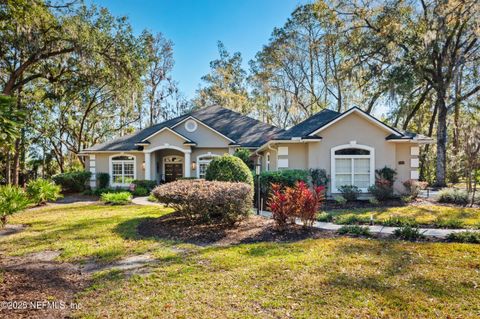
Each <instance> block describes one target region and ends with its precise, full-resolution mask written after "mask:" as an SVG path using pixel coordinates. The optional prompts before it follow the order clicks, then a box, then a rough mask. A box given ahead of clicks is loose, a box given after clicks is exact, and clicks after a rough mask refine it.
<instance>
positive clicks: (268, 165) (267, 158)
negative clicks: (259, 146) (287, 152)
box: [265, 153, 270, 171]
mask: <svg viewBox="0 0 480 319" xmlns="http://www.w3.org/2000/svg"><path fill="white" fill-rule="evenodd" d="M265 162H266V163H265V164H266V165H265V166H266V167H267V171H269V170H270V153H267V155H265Z"/></svg>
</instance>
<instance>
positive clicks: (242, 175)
mask: <svg viewBox="0 0 480 319" xmlns="http://www.w3.org/2000/svg"><path fill="white" fill-rule="evenodd" d="M205 179H206V180H207V181H222V182H242V183H247V184H248V185H250V186H251V187H253V175H252V172H251V171H250V169H249V168H248V166H247V164H245V163H244V162H243V161H242V160H241V159H239V158H238V157H235V156H232V155H228V154H225V155H223V156H217V157H215V158H214V159H213V160H212V161H211V162H210V164H209V165H208V168H207V172H206V174H205Z"/></svg>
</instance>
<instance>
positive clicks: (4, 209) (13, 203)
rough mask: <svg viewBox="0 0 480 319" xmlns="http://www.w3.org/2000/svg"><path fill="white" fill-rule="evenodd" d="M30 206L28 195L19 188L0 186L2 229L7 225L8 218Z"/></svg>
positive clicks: (0, 222) (0, 226)
mask: <svg viewBox="0 0 480 319" xmlns="http://www.w3.org/2000/svg"><path fill="white" fill-rule="evenodd" d="M28 204H29V200H28V197H27V194H26V193H25V191H24V190H23V189H21V188H20V187H17V186H12V185H5V186H0V228H3V227H4V226H5V225H6V224H7V217H8V216H10V215H13V214H15V213H17V212H19V211H22V210H24V209H25V208H26V207H27V205H28Z"/></svg>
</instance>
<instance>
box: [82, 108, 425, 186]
mask: <svg viewBox="0 0 480 319" xmlns="http://www.w3.org/2000/svg"><path fill="white" fill-rule="evenodd" d="M431 142H432V139H430V138H428V137H425V136H421V135H419V134H415V133H411V132H405V131H400V130H398V129H395V128H393V127H391V126H388V125H386V124H385V123H383V122H381V121H379V120H378V119H376V118H375V117H373V116H371V115H369V114H367V113H365V112H363V111H362V110H360V109H359V108H357V107H354V108H351V109H350V110H348V111H346V112H343V113H338V112H335V111H332V110H323V111H321V112H319V113H317V114H315V115H313V116H312V117H310V118H308V119H306V120H305V121H303V122H301V123H299V124H298V125H296V126H294V127H292V128H290V129H287V130H282V129H279V128H277V127H274V126H271V125H268V124H266V123H263V122H260V121H257V120H255V119H252V118H250V117H247V116H244V115H241V114H239V113H236V112H233V111H231V110H228V109H225V108H222V107H218V106H211V107H207V108H203V109H200V110H196V111H193V112H190V113H188V114H185V115H182V116H179V117H177V118H174V119H171V120H168V121H165V122H163V123H160V124H157V125H154V126H151V127H148V128H146V129H143V130H140V131H138V132H136V133H133V134H131V135H128V136H123V137H120V138H118V139H115V140H112V141H108V142H106V143H103V144H98V145H94V146H92V147H90V148H88V149H85V150H83V152H82V155H84V156H87V157H88V160H87V161H86V163H87V169H88V170H90V171H91V172H92V173H93V174H92V180H91V186H92V187H95V185H96V180H95V173H99V172H106V173H109V174H110V179H111V181H110V182H111V186H113V187H115V186H120V187H122V186H128V185H129V184H130V182H131V181H132V180H134V179H147V180H155V181H157V182H158V183H160V182H162V181H165V182H169V181H173V180H175V179H177V178H179V177H197V178H202V177H204V176H205V171H206V168H207V166H208V164H209V162H210V161H211V160H212V158H213V157H215V156H221V155H223V154H225V153H230V154H232V153H234V152H235V150H236V149H237V148H239V147H243V148H248V149H250V150H251V152H252V156H253V157H254V158H255V160H256V161H257V163H260V164H261V167H262V170H267V171H272V170H281V169H308V168H323V169H325V170H326V171H327V173H328V174H329V175H330V185H329V190H330V191H331V193H336V192H338V191H337V187H339V186H341V185H346V184H351V185H356V186H358V187H359V188H360V189H361V190H362V191H363V192H366V191H367V188H368V187H369V186H370V185H372V184H374V182H375V169H378V168H382V167H384V166H388V167H390V168H393V169H395V170H396V171H397V173H398V175H397V182H396V185H395V188H396V190H397V191H401V188H402V182H403V181H405V180H408V179H418V167H419V159H418V155H419V146H420V145H421V144H426V143H431Z"/></svg>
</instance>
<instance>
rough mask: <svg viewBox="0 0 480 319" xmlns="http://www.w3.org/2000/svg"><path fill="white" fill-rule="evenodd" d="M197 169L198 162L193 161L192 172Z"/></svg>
mask: <svg viewBox="0 0 480 319" xmlns="http://www.w3.org/2000/svg"><path fill="white" fill-rule="evenodd" d="M196 169H197V162H195V161H193V162H192V171H194V170H196Z"/></svg>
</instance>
